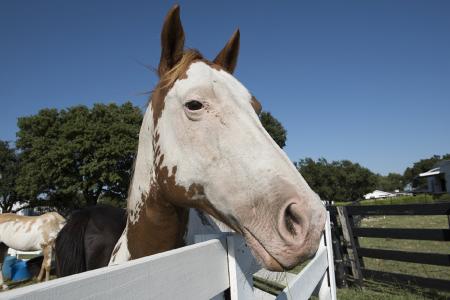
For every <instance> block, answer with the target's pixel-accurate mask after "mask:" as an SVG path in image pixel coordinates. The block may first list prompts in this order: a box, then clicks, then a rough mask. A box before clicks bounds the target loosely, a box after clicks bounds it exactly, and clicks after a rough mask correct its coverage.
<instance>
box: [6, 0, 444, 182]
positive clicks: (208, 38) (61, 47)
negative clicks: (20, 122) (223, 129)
mask: <svg viewBox="0 0 450 300" xmlns="http://www.w3.org/2000/svg"><path fill="white" fill-rule="evenodd" d="M179 3H180V5H181V18H182V22H183V25H184V29H185V33H186V43H187V46H188V47H191V48H197V49H199V50H200V51H201V52H202V53H203V54H204V55H205V56H206V57H208V58H211V59H212V58H214V57H215V55H216V54H217V52H218V51H219V50H220V49H221V48H222V46H223V45H224V44H225V42H226V41H227V40H228V38H229V37H230V36H231V34H232V33H233V31H234V30H235V29H236V27H239V28H240V30H241V52H240V57H239V62H238V67H237V70H236V73H235V75H236V77H237V78H238V79H239V80H240V81H241V82H242V83H243V84H244V85H246V86H247V88H249V90H250V91H251V92H252V93H253V94H254V95H255V96H256V97H257V98H258V99H259V100H260V101H261V102H262V104H263V107H264V110H267V111H270V112H272V114H273V115H274V116H275V117H276V118H278V119H279V120H280V121H281V122H282V123H283V125H284V126H285V128H286V129H287V131H288V141H287V147H286V148H285V150H286V152H287V153H288V155H289V157H290V158H291V159H292V160H294V161H296V160H298V159H300V158H303V157H312V158H319V157H325V158H327V159H328V160H340V159H349V160H352V161H355V162H358V163H360V164H362V165H363V166H366V167H368V168H369V169H371V170H372V171H375V172H378V173H381V174H387V173H388V172H403V171H404V169H405V168H406V167H407V166H409V165H411V164H412V163H413V162H414V161H417V160H419V159H421V158H426V157H429V156H431V155H433V154H444V153H449V152H450V117H449V116H450V2H449V1H391V0H389V1H339V2H338V1H308V2H303V1H292V2H288V1H180V2H179ZM172 4H173V2H172V1H160V2H157V1H120V2H119V1H71V2H69V1H19V0H18V1H1V2H0V107H1V109H0V139H4V140H5V139H6V140H12V141H13V140H15V133H16V131H17V126H16V123H17V117H19V116H27V115H32V114H35V113H37V112H38V111H39V109H42V108H46V107H56V108H66V107H69V106H73V105H78V104H85V105H92V104H93V103H96V102H103V103H108V102H118V103H123V102H125V101H127V100H130V101H132V102H133V103H134V104H135V105H138V106H140V107H141V108H144V106H145V103H146V101H147V98H148V96H147V95H144V93H146V92H148V91H150V90H151V89H152V88H153V86H154V85H155V84H156V82H157V78H156V76H155V74H153V73H152V72H151V71H149V70H148V69H147V68H146V67H145V66H153V67H156V66H157V64H158V60H159V55H160V39H159V38H160V30H161V25H162V21H163V18H164V16H165V14H166V12H167V11H168V9H169V8H170V7H171V6H172Z"/></svg>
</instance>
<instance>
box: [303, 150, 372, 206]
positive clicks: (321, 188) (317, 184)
mask: <svg viewBox="0 0 450 300" xmlns="http://www.w3.org/2000/svg"><path fill="white" fill-rule="evenodd" d="M295 165H296V166H297V169H298V170H299V172H300V173H301V174H302V175H303V177H304V178H305V180H306V181H307V182H308V184H309V185H310V187H311V188H312V189H313V190H314V191H315V192H316V193H318V194H319V196H320V197H321V198H322V199H324V200H333V201H356V200H359V199H361V197H362V196H363V195H364V194H366V193H368V192H370V191H372V190H373V189H374V188H375V186H376V183H377V177H376V175H375V174H373V173H372V172H371V171H370V170H369V169H367V168H364V167H362V166H360V165H359V164H357V163H352V162H351V161H349V160H341V161H332V162H328V161H327V160H326V159H325V158H319V159H318V160H317V161H315V160H313V159H312V158H305V159H301V160H300V161H299V162H298V163H296V164H295Z"/></svg>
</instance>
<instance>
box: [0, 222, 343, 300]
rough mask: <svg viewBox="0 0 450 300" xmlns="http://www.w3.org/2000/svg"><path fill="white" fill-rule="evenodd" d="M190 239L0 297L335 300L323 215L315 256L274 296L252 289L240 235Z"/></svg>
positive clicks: (250, 263) (247, 254)
mask: <svg viewBox="0 0 450 300" xmlns="http://www.w3.org/2000/svg"><path fill="white" fill-rule="evenodd" d="M211 238H213V239H211ZM196 239H197V241H200V242H199V243H197V244H194V245H191V246H187V247H183V248H179V249H175V250H172V251H168V252H164V253H160V254H156V255H152V256H148V257H144V258H140V259H136V260H133V261H130V262H127V263H124V264H120V265H117V266H110V267H106V268H101V269H97V270H93V271H88V272H84V273H80V274H76V275H72V276H68V277H64V278H59V279H55V280H51V281H48V282H44V283H39V284H34V285H30V286H26V287H23V288H19V289H15V290H11V291H7V292H2V293H0V299H35V300H44V299H46V300H47V299H58V300H59V299H67V300H69V299H74V300H75V299H77V300H78V299H105V300H112V299H132V300H139V299H223V297H222V295H223V292H224V291H225V290H228V289H230V296H231V299H236V300H242V299H264V300H265V299H308V298H309V297H310V296H311V295H317V296H319V299H333V300H334V299H336V286H335V280H334V267H333V252H332V244H331V235H330V222H329V216H328V219H327V224H326V231H325V238H323V239H322V241H321V245H320V247H319V250H318V251H317V253H316V255H315V256H314V258H313V259H312V260H311V261H310V262H309V263H308V265H307V266H306V267H305V268H304V269H303V270H302V271H301V272H300V273H299V274H297V275H290V276H288V277H289V279H291V280H290V282H288V286H287V287H286V288H285V289H284V290H283V291H282V293H281V294H280V295H278V296H277V297H275V296H273V295H271V294H268V293H265V292H263V291H261V290H258V289H256V288H255V289H253V281H252V277H253V273H254V272H255V271H256V270H257V269H259V268H258V266H257V264H256V263H255V261H254V259H253V258H252V256H251V254H250V251H249V249H248V248H247V246H246V244H245V243H244V241H243V239H242V238H241V237H240V236H237V235H221V236H212V235H209V236H198V237H197V238H196ZM203 240H206V241H203ZM261 272H262V271H259V272H258V274H261ZM263 274H265V275H263V276H268V277H270V276H273V275H274V274H275V273H273V272H268V271H265V272H263ZM278 274H283V273H278ZM285 274H289V273H285Z"/></svg>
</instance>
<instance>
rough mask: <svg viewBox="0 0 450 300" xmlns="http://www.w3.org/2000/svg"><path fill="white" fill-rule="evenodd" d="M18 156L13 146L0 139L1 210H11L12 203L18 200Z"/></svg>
mask: <svg viewBox="0 0 450 300" xmlns="http://www.w3.org/2000/svg"><path fill="white" fill-rule="evenodd" d="M18 171H19V158H18V154H17V153H16V151H15V150H14V148H12V147H10V145H9V143H8V142H6V141H0V207H1V209H2V212H4V213H5V212H11V211H12V208H13V205H14V204H15V203H16V202H20V198H19V197H18V195H17V192H16V179H17V173H18Z"/></svg>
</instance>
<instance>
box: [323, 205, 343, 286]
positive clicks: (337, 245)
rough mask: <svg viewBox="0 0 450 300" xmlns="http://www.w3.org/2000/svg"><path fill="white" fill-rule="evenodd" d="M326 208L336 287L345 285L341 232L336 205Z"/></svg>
mask: <svg viewBox="0 0 450 300" xmlns="http://www.w3.org/2000/svg"><path fill="white" fill-rule="evenodd" d="M327 210H328V211H329V213H330V221H331V222H330V224H332V226H331V225H330V226H331V241H332V244H333V254H334V263H335V266H336V272H335V273H336V285H337V286H338V287H347V270H346V267H345V265H344V255H343V253H342V246H341V240H342V239H341V233H340V232H339V226H338V221H337V214H338V213H337V209H336V206H328V207H327Z"/></svg>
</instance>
